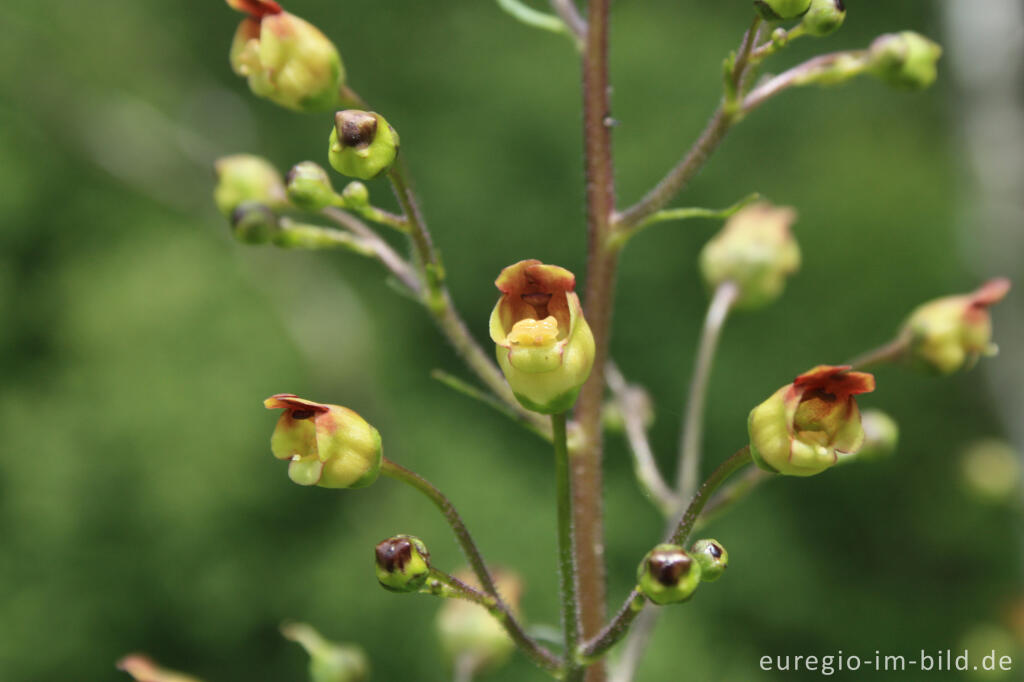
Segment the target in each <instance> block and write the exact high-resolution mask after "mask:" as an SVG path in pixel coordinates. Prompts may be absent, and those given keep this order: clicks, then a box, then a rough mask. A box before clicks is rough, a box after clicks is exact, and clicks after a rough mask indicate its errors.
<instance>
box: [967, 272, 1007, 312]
mask: <svg viewBox="0 0 1024 682" xmlns="http://www.w3.org/2000/svg"><path fill="white" fill-rule="evenodd" d="M1008 293H1010V280H1009V279H1007V278H1006V277H997V278H996V279H990V280H989V281H987V282H985V283H984V284H982V285H981V287H979V288H978V290H977V291H975V292H974V293H973V294H970V306H971V308H973V309H979V308H980V309H984V308H987V307H989V306H990V305H994V304H996V303H998V302H999V301H1001V300H1003V298H1005V297H1006V295H1007V294H1008Z"/></svg>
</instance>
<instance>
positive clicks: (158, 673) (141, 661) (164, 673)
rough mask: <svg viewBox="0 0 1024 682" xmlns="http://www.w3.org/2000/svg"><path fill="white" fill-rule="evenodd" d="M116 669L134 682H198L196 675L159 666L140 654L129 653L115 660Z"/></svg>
mask: <svg viewBox="0 0 1024 682" xmlns="http://www.w3.org/2000/svg"><path fill="white" fill-rule="evenodd" d="M117 669H118V670H122V671H124V672H126V673H128V674H129V675H131V676H132V679H133V680H136V682H200V680H199V678H198V677H192V676H191V675H185V674H184V673H179V672H175V671H173V670H167V669H165V668H161V667H160V666H159V665H157V664H156V663H154V662H153V661H152V660H151V659H150V658H148V657H146V656H143V655H142V654H130V655H128V656H125V657H124V658H122V659H121V660H120V661H118V662H117Z"/></svg>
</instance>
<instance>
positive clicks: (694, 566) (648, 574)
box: [636, 544, 701, 606]
mask: <svg viewBox="0 0 1024 682" xmlns="http://www.w3.org/2000/svg"><path fill="white" fill-rule="evenodd" d="M700 576H701V565H700V562H698V561H696V560H695V559H694V558H693V557H691V556H690V555H689V554H687V553H686V550H684V549H683V548H682V547H680V546H679V545H671V544H660V545H657V546H655V548H654V549H652V550H651V551H650V552H648V553H647V555H646V556H645V557H644V558H643V561H641V562H640V565H639V566H638V567H637V569H636V580H637V589H638V590H639V591H640V592H641V593H643V595H644V596H645V597H647V598H648V599H650V600H651V601H652V602H654V603H655V604H658V605H659V606H664V605H665V604H674V603H676V602H683V601H686V600H688V599H689V598H690V597H692V596H693V593H694V590H696V589H697V586H698V585H700Z"/></svg>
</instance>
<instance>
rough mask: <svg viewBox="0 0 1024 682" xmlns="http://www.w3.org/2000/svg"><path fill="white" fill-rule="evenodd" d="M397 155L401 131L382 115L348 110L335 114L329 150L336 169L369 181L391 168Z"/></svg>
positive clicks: (329, 155)
mask: <svg viewBox="0 0 1024 682" xmlns="http://www.w3.org/2000/svg"><path fill="white" fill-rule="evenodd" d="M397 156H398V133H396V132H395V130H394V128H392V127H391V126H390V125H389V124H388V122H387V121H386V120H384V117H383V116H381V115H380V114H378V113H376V112H373V111H360V110H358V109H346V110H344V111H339V112H338V113H336V114H335V115H334V128H332V129H331V136H330V140H329V141H328V150H327V159H328V160H329V161H330V162H331V166H333V167H334V170H336V171H338V172H339V173H341V174H342V175H347V176H349V177H352V178H359V179H360V180H369V179H371V178H375V177H377V176H378V175H380V174H381V173H383V172H384V171H386V170H387V169H389V168H391V165H392V164H393V163H394V162H395V157H397Z"/></svg>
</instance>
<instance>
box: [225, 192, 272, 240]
mask: <svg viewBox="0 0 1024 682" xmlns="http://www.w3.org/2000/svg"><path fill="white" fill-rule="evenodd" d="M280 229H281V227H280V225H279V223H278V217H277V214H276V213H274V212H273V211H272V210H270V208H269V207H267V206H265V205H264V204H261V203H259V202H255V201H246V202H243V203H241V204H239V205H238V206H237V207H236V208H235V210H234V211H233V212H232V213H231V233H232V234H234V235H235V239H237V240H238V241H240V242H243V243H245V244H267V243H268V242H270V241H271V240H272V239H274V237H275V236H276V235H277V234H278V232H280Z"/></svg>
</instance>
